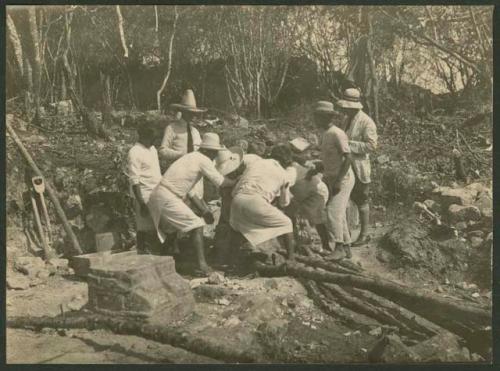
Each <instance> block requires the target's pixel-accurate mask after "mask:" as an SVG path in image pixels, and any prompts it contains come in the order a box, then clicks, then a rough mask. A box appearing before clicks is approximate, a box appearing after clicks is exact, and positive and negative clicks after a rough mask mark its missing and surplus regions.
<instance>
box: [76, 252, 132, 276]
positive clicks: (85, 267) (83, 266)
mask: <svg viewBox="0 0 500 371" xmlns="http://www.w3.org/2000/svg"><path fill="white" fill-rule="evenodd" d="M126 255H137V252H136V251H135V250H130V251H123V252H119V253H114V254H112V253H111V251H101V252H96V253H91V254H83V255H77V256H72V257H71V258H70V259H69V266H70V267H71V268H73V270H74V271H75V274H76V275H77V276H80V277H87V274H88V273H89V270H90V267H91V266H92V265H95V264H100V263H103V262H107V261H111V260H113V259H117V258H119V257H120V256H126Z"/></svg>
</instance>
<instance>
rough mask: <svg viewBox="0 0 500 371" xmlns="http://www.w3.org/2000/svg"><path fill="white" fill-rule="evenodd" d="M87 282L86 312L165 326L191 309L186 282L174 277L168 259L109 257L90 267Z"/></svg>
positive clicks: (191, 299)
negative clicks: (87, 308) (154, 321)
mask: <svg viewBox="0 0 500 371" xmlns="http://www.w3.org/2000/svg"><path fill="white" fill-rule="evenodd" d="M117 255H119V256H117ZM87 282H88V288H89V291H88V293H89V303H88V307H89V309H91V310H95V311H98V312H101V313H105V314H108V315H118V316H133V317H142V318H152V319H159V320H160V319H161V322H163V323H168V322H174V321H178V320H181V319H183V318H184V317H186V316H187V315H188V314H190V313H192V311H193V310H194V304H195V301H194V296H193V292H192V291H191V288H190V286H189V282H188V281H186V280H184V279H183V278H182V277H181V276H180V275H179V274H177V272H176V271H175V261H174V259H173V258H172V257H170V256H153V255H131V254H130V255H124V254H121V255H120V254H115V255H111V258H110V259H109V258H106V259H103V260H102V261H101V262H98V263H96V264H93V265H92V266H91V267H90V271H89V274H88V275H87Z"/></svg>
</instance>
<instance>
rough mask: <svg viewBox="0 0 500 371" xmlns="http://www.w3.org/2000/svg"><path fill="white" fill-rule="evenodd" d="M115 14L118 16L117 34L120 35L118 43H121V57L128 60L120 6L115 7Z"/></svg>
mask: <svg viewBox="0 0 500 371" xmlns="http://www.w3.org/2000/svg"><path fill="white" fill-rule="evenodd" d="M116 14H117V15H118V32H119V33H120V41H121V42H122V47H123V57H124V58H128V47H127V42H126V41H125V32H124V30H123V16H122V12H121V10H120V5H117V6H116Z"/></svg>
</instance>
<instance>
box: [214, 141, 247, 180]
mask: <svg viewBox="0 0 500 371" xmlns="http://www.w3.org/2000/svg"><path fill="white" fill-rule="evenodd" d="M242 161H243V149H242V148H241V147H240V146H234V147H229V148H227V149H224V150H222V151H219V154H218V155H217V158H216V160H215V163H216V167H217V170H218V171H219V173H221V174H222V175H227V174H230V173H232V172H233V171H235V170H236V169H237V168H238V167H240V165H241V162H242Z"/></svg>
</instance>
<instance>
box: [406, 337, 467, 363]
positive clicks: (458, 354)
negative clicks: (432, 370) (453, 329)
mask: <svg viewBox="0 0 500 371" xmlns="http://www.w3.org/2000/svg"><path fill="white" fill-rule="evenodd" d="M410 349H411V350H412V351H414V352H415V353H416V354H418V355H419V357H420V359H421V361H422V362H467V361H470V354H469V351H468V350H467V349H466V348H462V347H461V346H460V344H459V341H458V337H457V336H455V335H453V334H451V333H449V332H444V333H440V334H439V335H436V336H434V337H432V338H430V339H428V340H425V341H423V342H421V343H419V344H417V345H414V346H412V347H411V348H410Z"/></svg>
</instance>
